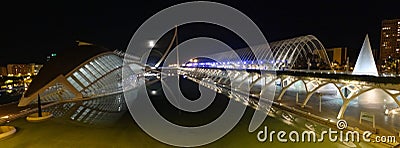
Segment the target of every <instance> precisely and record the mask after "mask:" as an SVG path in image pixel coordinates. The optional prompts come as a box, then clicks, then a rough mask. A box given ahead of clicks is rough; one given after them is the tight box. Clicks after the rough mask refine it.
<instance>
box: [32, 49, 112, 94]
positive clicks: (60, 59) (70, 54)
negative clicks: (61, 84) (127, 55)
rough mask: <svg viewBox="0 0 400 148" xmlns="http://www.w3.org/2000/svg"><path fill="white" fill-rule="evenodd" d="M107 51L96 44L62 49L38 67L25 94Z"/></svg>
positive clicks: (33, 91)
mask: <svg viewBox="0 0 400 148" xmlns="http://www.w3.org/2000/svg"><path fill="white" fill-rule="evenodd" d="M107 51H110V50H109V49H106V48H103V47H100V46H96V45H80V46H76V47H73V48H69V49H65V50H63V51H62V52H61V53H58V54H57V57H56V58H54V59H51V60H50V61H48V62H47V63H46V64H45V65H44V66H43V68H41V69H40V71H39V74H38V75H37V76H36V77H35V79H34V80H33V81H32V83H31V84H30V85H29V87H28V90H27V91H26V92H25V96H30V95H31V94H33V93H35V92H36V91H37V90H39V89H41V88H42V87H44V86H45V85H46V84H47V83H49V82H51V81H52V80H53V79H55V78H56V77H57V76H59V75H66V74H68V73H69V72H70V71H72V70H73V69H74V68H76V67H78V66H79V65H80V64H82V63H83V62H85V61H87V60H89V59H90V58H92V57H94V56H96V55H98V54H101V53H104V52H107Z"/></svg>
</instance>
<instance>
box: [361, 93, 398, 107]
mask: <svg viewBox="0 0 400 148" xmlns="http://www.w3.org/2000/svg"><path fill="white" fill-rule="evenodd" d="M385 100H386V101H385ZM393 102H394V101H393V99H391V98H390V96H389V95H388V94H386V93H385V92H384V91H383V90H380V89H373V90H370V91H368V92H365V93H363V94H361V95H360V96H358V104H359V105H360V106H361V107H363V108H381V107H382V106H383V105H385V104H390V103H393Z"/></svg>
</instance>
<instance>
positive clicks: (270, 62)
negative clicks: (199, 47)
mask: <svg viewBox="0 0 400 148" xmlns="http://www.w3.org/2000/svg"><path fill="white" fill-rule="evenodd" d="M252 49H253V52H252V50H250V48H242V49H237V50H235V51H236V53H237V55H238V56H239V57H240V58H241V61H236V60H235V59H236V58H235V57H236V56H235V55H234V53H232V52H221V53H217V54H213V55H210V56H209V57H210V58H212V59H215V60H218V61H223V62H225V63H227V64H226V65H227V66H228V65H241V66H239V67H240V68H242V67H243V66H247V67H254V66H256V67H262V68H256V69H268V70H279V69H283V68H284V69H292V68H293V69H306V68H307V66H308V64H309V63H314V64H320V65H325V66H326V67H327V68H330V66H331V65H330V61H329V58H328V54H327V53H326V50H325V47H324V46H323V45H322V43H321V42H320V41H319V40H318V39H317V38H316V37H315V36H313V35H306V36H300V37H296V38H291V39H286V40H281V41H276V42H271V43H270V44H269V45H268V44H263V45H258V46H254V47H252ZM254 55H258V57H259V59H256V58H255V56H254Z"/></svg>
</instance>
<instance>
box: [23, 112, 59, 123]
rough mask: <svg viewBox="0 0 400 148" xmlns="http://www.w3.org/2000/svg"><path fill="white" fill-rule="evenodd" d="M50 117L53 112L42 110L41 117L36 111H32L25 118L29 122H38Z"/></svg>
mask: <svg viewBox="0 0 400 148" xmlns="http://www.w3.org/2000/svg"><path fill="white" fill-rule="evenodd" d="M51 117H53V114H51V113H50V112H42V117H39V115H38V113H33V114H31V115H29V116H27V117H26V120H28V121H29V122H39V121H44V120H46V119H49V118H51Z"/></svg>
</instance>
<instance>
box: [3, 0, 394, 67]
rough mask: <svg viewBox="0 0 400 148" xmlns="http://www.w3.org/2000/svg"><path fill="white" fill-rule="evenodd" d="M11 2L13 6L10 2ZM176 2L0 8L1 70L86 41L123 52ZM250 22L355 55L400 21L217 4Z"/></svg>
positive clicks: (352, 11) (311, 6) (340, 6)
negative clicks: (147, 24)
mask: <svg viewBox="0 0 400 148" xmlns="http://www.w3.org/2000/svg"><path fill="white" fill-rule="evenodd" d="M9 2H11V1H9ZM182 2H184V1H177V0H159V1H153V0H145V1H141V2H137V1H128V2H116V1H109V2H98V1H89V2H82V1H73V0H69V1H65V2H60V1H51V2H39V1H32V2H28V3H27V2H21V1H16V2H11V3H10V4H2V5H1V6H0V16H1V21H0V22H1V26H0V36H1V40H0V49H1V53H0V64H6V63H28V62H39V63H40V62H43V61H44V59H45V57H46V55H48V54H50V53H52V52H57V51H60V50H63V49H65V48H68V47H72V46H74V45H75V40H85V41H89V42H93V43H95V44H99V45H102V46H105V47H107V48H109V49H125V48H126V47H127V45H128V43H129V40H130V38H131V37H132V35H133V34H134V32H135V31H136V29H137V28H138V27H139V26H140V25H141V24H142V23H143V22H144V21H145V20H146V19H148V18H149V17H151V16H152V15H153V14H155V13H157V12H158V11H160V10H162V9H164V8H167V7H169V6H172V5H174V4H178V3H182ZM217 2H220V3H223V4H227V5H229V6H232V7H234V8H236V9H238V10H239V11H242V12H243V13H244V14H246V15H247V16H249V17H250V18H251V19H252V20H253V21H254V22H255V23H256V24H257V25H258V26H259V28H260V29H261V30H262V32H263V33H264V35H265V36H266V38H267V40H268V41H276V40H281V39H286V38H291V37H296V36H301V35H307V34H312V35H315V36H316V37H317V38H318V39H319V40H320V41H321V42H322V43H323V44H324V45H325V47H326V48H330V47H348V48H349V49H350V50H351V51H350V52H353V53H355V54H357V53H358V50H359V49H360V48H361V45H362V42H363V39H364V37H365V35H366V34H367V33H368V34H369V37H370V40H371V44H372V47H373V48H374V49H378V48H379V39H380V36H379V34H380V26H381V21H382V20H383V19H394V18H400V11H399V10H400V9H399V8H400V1H399V0H385V1H376V2H365V1H353V0H351V2H348V1H339V0H335V1H328V0H320V1H319V2H315V1H310V2H307V1H284V0H278V1H271V0H264V1H251V2H248V1H242V2H239V1H236V0H230V1H228V0H226V1H217Z"/></svg>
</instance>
